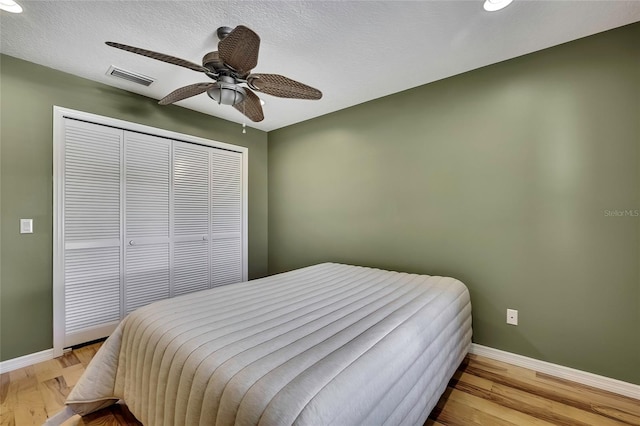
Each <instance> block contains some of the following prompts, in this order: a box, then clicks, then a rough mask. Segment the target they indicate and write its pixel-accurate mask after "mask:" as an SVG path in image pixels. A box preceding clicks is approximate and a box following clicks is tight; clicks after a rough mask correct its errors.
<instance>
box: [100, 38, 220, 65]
mask: <svg viewBox="0 0 640 426" xmlns="http://www.w3.org/2000/svg"><path fill="white" fill-rule="evenodd" d="M105 43H106V45H107V46H111V47H115V48H116V49H122V50H126V51H127V52H132V53H136V54H138V55H142V56H146V57H148V58H151V59H157V60H158V61H162V62H167V63H169V64H173V65H178V66H181V67H185V68H189V69H191V70H194V71H200V72H210V71H209V69H207V68H205V67H203V66H202V65H198V64H196V63H193V62H190V61H187V60H185V59H180V58H176V57H175V56H170V55H165V54H164V53H158V52H154V51H152V50H146V49H141V48H139V47H134V46H127V45H126V44H120V43H114V42H112V41H107V42H105Z"/></svg>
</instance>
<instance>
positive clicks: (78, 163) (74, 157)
mask: <svg viewBox="0 0 640 426" xmlns="http://www.w3.org/2000/svg"><path fill="white" fill-rule="evenodd" d="M121 149H122V130H119V129H113V128H111V127H106V126H100V125H97V124H89V123H85V122H82V121H77V120H71V119H65V121H64V166H63V167H64V172H63V175H64V178H63V179H64V184H63V197H62V198H63V208H64V213H65V214H64V226H63V231H62V240H63V242H64V256H63V259H64V260H63V261H64V267H63V268H62V270H63V271H64V283H65V286H64V289H65V292H64V293H65V294H64V310H65V313H64V318H65V327H64V330H65V334H64V346H71V345H76V344H79V343H82V342H86V341H89V340H94V339H98V338H101V337H104V336H107V335H108V334H109V333H110V332H111V331H112V330H113V328H115V325H116V324H117V322H118V321H119V319H120V298H121V293H120V288H121V283H120V275H121V274H120V271H121V257H120V243H121V235H120V211H121V206H120V173H121V168H120V162H121Z"/></svg>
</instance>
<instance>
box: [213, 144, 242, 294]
mask: <svg viewBox="0 0 640 426" xmlns="http://www.w3.org/2000/svg"><path fill="white" fill-rule="evenodd" d="M242 166H243V163H242V154H241V153H239V152H232V151H225V150H222V149H212V150H211V228H212V232H211V284H212V286H213V287H215V286H219V285H226V284H233V283H237V282H240V281H243V279H244V275H243V271H244V268H243V247H242V242H243V238H242V236H243V229H242V226H243V220H242V217H243V216H242V207H243V206H242Z"/></svg>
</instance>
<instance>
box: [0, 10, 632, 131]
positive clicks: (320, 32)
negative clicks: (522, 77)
mask: <svg viewBox="0 0 640 426" xmlns="http://www.w3.org/2000/svg"><path fill="white" fill-rule="evenodd" d="M20 3H21V4H22V5H23V7H24V13H22V14H20V15H14V14H9V13H6V12H4V11H2V12H0V37H1V38H0V48H1V51H2V53H5V54H7V55H11V56H15V57H18V58H21V59H25V60H27V61H31V62H35V63H38V64H42V65H45V66H48V67H51V68H55V69H58V70H61V71H65V72H68V73H71V74H75V75H78V76H81V77H85V78H88V79H91V80H95V81H99V82H102V83H105V84H108V85H111V86H115V87H119V88H122V89H125V90H129V91H131V92H135V93H139V94H142V95H145V96H149V97H151V98H155V99H160V98H162V97H164V96H165V95H166V94H168V93H169V92H171V91H172V90H174V89H176V88H178V87H180V86H185V85H188V84H192V83H197V82H204V81H208V78H207V77H206V76H204V75H203V74H200V73H197V72H193V71H190V70H187V69H182V68H180V67H177V66H174V65H170V64H165V63H163V62H158V61H154V60H152V59H149V58H145V57H141V56H138V55H135V54H132V53H129V52H124V51H121V50H117V49H113V48H110V47H108V46H106V45H105V44H104V42H105V41H115V42H120V43H125V44H130V45H134V46H138V47H142V48H146V49H150V50H155V51H158V52H162V53H167V54H170V55H174V56H178V57H181V58H184V59H188V60H191V61H193V62H197V63H200V61H201V58H202V56H203V55H204V54H205V53H207V52H210V51H212V50H217V49H216V44H217V38H216V36H215V30H216V28H218V27H219V26H223V25H226V26H230V27H235V26H236V25H240V24H242V25H246V26H248V27H250V28H252V29H253V30H254V31H256V32H257V33H258V34H259V35H260V37H261V39H262V44H261V48H260V60H259V62H258V66H257V67H256V68H255V70H254V71H255V72H261V73H278V74H284V75H286V76H288V77H291V78H293V79H296V80H299V81H302V82H304V83H306V84H309V85H311V86H314V87H317V88H319V89H320V90H322V91H323V93H324V97H323V98H322V99H321V100H320V101H303V100H288V99H278V98H274V97H271V96H268V95H262V97H263V98H264V100H265V101H266V105H265V106H264V113H265V120H264V121H263V122H261V123H251V122H249V123H248V125H249V126H250V127H255V128H258V129H261V130H266V131H269V130H273V129H277V128H280V127H284V126H287V125H290V124H293V123H297V122H300V121H304V120H307V119H310V118H313V117H317V116H320V115H323V114H327V113H330V112H333V111H337V110H340V109H343V108H346V107H349V106H352V105H356V104H359V103H362V102H366V101H369V100H372V99H375V98H379V97H382V96H385V95H388V94H391V93H395V92H399V91H402V90H406V89H409V88H412V87H416V86H419V85H422V84H426V83H429V82H432V81H435V80H439V79H442V78H445V77H449V76H452V75H455V74H459V73H462V72H465V71H469V70H472V69H475V68H479V67H482V66H485V65H489V64H492V63H496V62H500V61H503V60H506V59H509V58H513V57H516V56H520V55H523V54H526V53H530V52H533V51H536V50H540V49H544V48H547V47H550V46H554V45H557V44H560V43H564V42H567V41H570V40H574V39H577V38H581V37H585V36H588V35H591V34H595V33H598V32H601V31H605V30H608V29H611V28H615V27H619V26H622V25H626V24H629V23H632V22H637V21H640V1H637V0H634V1H607V0H604V1H577V0H574V1H540V0H539V1H524V0H515V1H514V2H513V3H512V4H511V5H510V6H509V7H507V8H506V9H503V10H502V11H499V12H494V13H487V12H485V11H484V10H483V8H482V3H483V1H482V0H473V1H462V0H450V1H411V2H400V1H375V2H374V1H356V2H346V1H259V2H250V1H243V2H239V1H217V2H201V1H115V0H114V1H59V0H56V1H21V2H20ZM110 65H115V66H118V67H122V68H124V69H127V70H130V71H134V72H137V73H140V74H144V75H147V76H150V77H153V78H155V79H156V82H155V83H153V84H152V85H151V86H149V87H144V86H139V85H136V84H133V83H129V82H127V81H124V80H120V79H116V78H114V77H110V76H107V75H106V74H105V73H106V71H107V69H108V68H109V66H110ZM96 102H99V99H96ZM178 104H179V105H182V106H184V107H185V108H190V109H194V110H197V111H201V112H204V113H206V114H210V115H213V116H216V117H221V118H224V119H227V120H231V121H234V122H238V123H241V122H243V121H244V120H243V116H242V115H241V114H240V113H239V112H238V111H236V110H235V109H234V108H232V107H229V106H224V105H217V104H216V103H215V102H214V101H212V100H211V99H210V98H208V97H207V95H206V94H202V95H198V96H196V97H194V98H191V99H188V100H184V101H181V102H179V103H178Z"/></svg>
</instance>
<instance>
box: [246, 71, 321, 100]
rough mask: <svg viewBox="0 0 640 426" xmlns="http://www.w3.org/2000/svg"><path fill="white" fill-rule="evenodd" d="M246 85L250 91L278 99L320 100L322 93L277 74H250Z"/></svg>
mask: <svg viewBox="0 0 640 426" xmlns="http://www.w3.org/2000/svg"><path fill="white" fill-rule="evenodd" d="M247 83H248V84H249V86H251V88H252V89H255V90H257V91H259V92H262V93H266V94H268V95H272V96H277V97H279V98H292V99H312V100H316V99H320V98H322V92H321V91H319V90H318V89H314V88H313V87H311V86H307V85H306V84H302V83H300V82H298V81H295V80H292V79H290V78H288V77H285V76H283V75H279V74H250V75H249V76H248V77H247Z"/></svg>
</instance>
